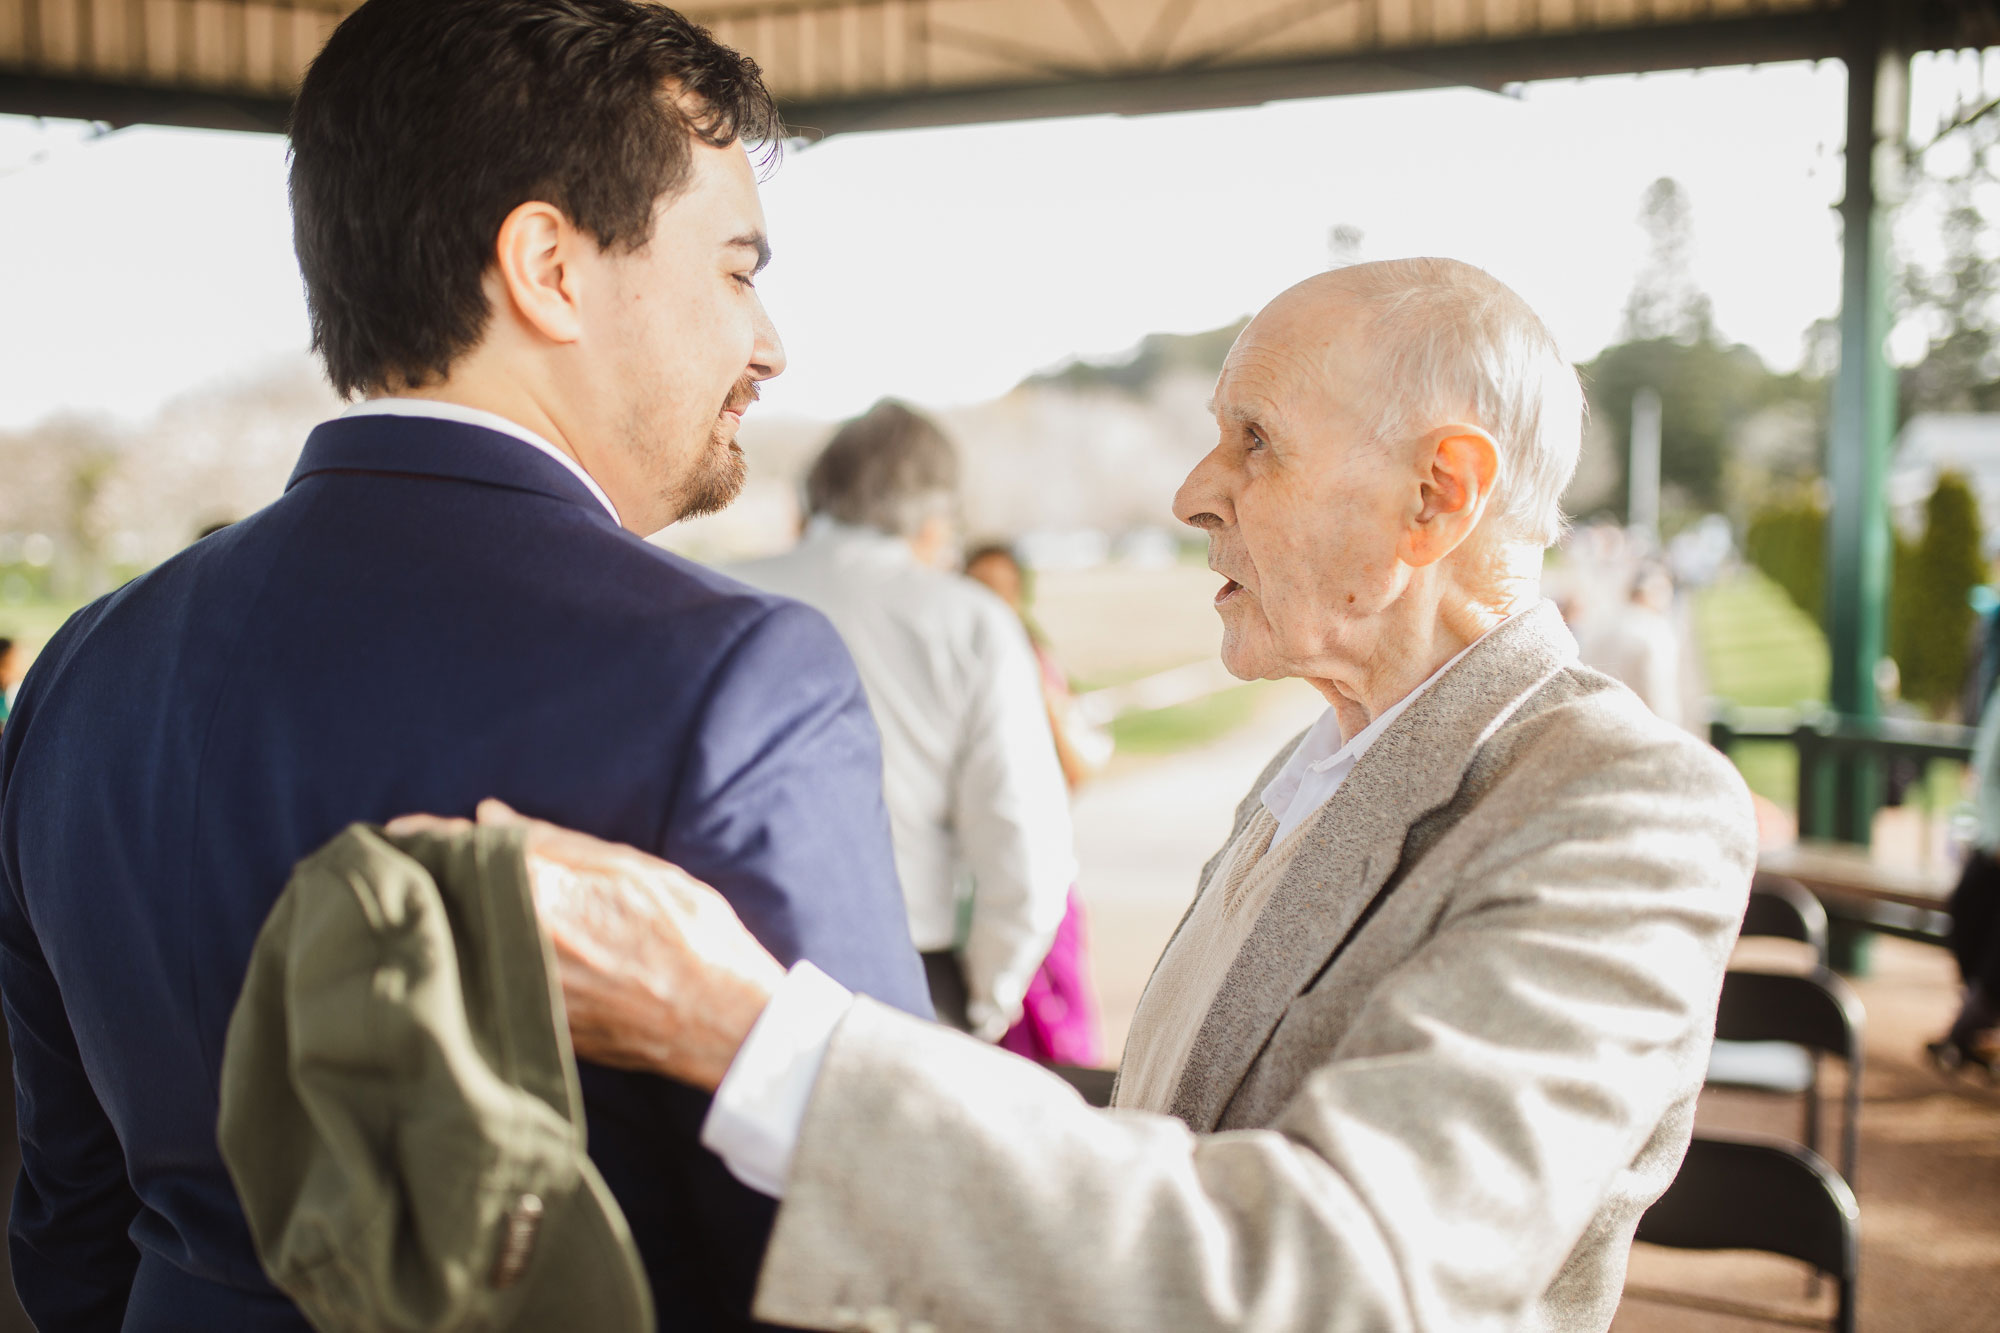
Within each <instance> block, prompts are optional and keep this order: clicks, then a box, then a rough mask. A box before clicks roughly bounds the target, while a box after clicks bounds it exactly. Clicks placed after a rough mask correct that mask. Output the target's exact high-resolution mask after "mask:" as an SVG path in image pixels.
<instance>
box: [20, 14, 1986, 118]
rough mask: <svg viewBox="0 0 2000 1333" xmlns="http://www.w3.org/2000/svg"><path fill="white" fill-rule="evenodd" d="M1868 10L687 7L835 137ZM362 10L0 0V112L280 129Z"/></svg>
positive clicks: (1943, 40)
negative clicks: (310, 63) (354, 13)
mask: <svg viewBox="0 0 2000 1333" xmlns="http://www.w3.org/2000/svg"><path fill="white" fill-rule="evenodd" d="M1857 2H1858V0H1673V3H1666V2H1665V0H1560V2H1558V0H1452V3H1450V4H1445V3H1441V0H1257V4H1258V8H1260V9H1261V10H1262V12H1261V13H1259V12H1251V13H1245V10H1246V9H1249V8H1250V3H1249V0H743V2H740V3H739V2H736V0H684V3H685V7H686V8H687V9H688V11H689V12H690V14H691V15H692V16H693V17H696V18H698V19H700V20H701V21H703V22H706V23H708V24H709V25H711V26H713V27H716V28H718V29H720V30H721V32H722V34H723V36H724V37H725V39H726V40H729V41H731V42H732V43H734V44H736V45H739V46H741V47H743V48H744V49H746V50H748V51H750V52H751V53H752V54H754V55H756V56H757V58H758V59H759V61H760V62H761V63H762V64H764V66H765V67H766V69H767V71H769V73H770V75H771V78H772V80H773V86H774V89H775V90H776V91H777V93H778V94H779V98H780V101H781V103H782V104H783V105H784V106H785V107H786V109H787V110H788V112H791V113H792V114H793V115H794V117H795V118H796V119H798V120H801V121H803V122H804V123H808V124H814V125H817V126H820V127H822V128H824V129H828V130H838V129H845V128H855V127H859V126H862V125H888V124H935V123H941V122H946V121H954V120H962V119H966V118H968V117H972V118H988V117H1000V118H1011V117H1019V116H1034V115H1053V114H1068V113H1076V112H1090V111H1123V112H1139V111H1152V110H1168V109H1184V108H1192V107H1199V106H1220V105H1240V104H1244V103H1254V102H1259V101H1268V100H1272V99H1275V98H1282V97H1297V96H1314V95H1323V94H1329V93H1337V92H1342V91H1359V90H1365V89H1380V88H1388V87H1421V86H1431V85H1436V84H1440V83H1467V84H1474V85H1477V86H1482V87H1491V86H1496V85H1497V84H1499V83H1503V82H1509V81H1517V80H1525V79H1532V78H1546V77H1564V76H1569V75H1581V74H1600V73H1612V72H1623V71H1636V70H1642V69H1660V68H1676V67H1684V66H1688V65H1702V64H1737V63H1746V62H1752V61H1760V60H1777V59H1788V58H1798V57H1824V56H1832V55H1838V54H1839V51H1840V43H1839V41H1838V39H1837V37H1835V38H1829V37H1828V36H1827V34H1828V33H1829V31H1834V32H1837V30H1838V27H1839V24H1840V22H1841V15H1842V14H1843V13H1844V12H1846V11H1847V10H1848V9H1849V8H1850V7H1851V6H1852V5H1853V4H1855V3H1857ZM355 3H356V0H0V110H5V111H15V112H30V113H37V114H52V115H53V114H67V115H79V114H81V115H86V116H89V117H92V118H97V119H105V120H111V121H113V122H116V123H126V122H129V121H133V120H162V121H174V122H180V123H185V122H189V121H192V122H194V123H207V120H206V119H205V118H209V119H214V120H216V122H217V123H226V124H231V125H241V124H243V123H245V121H246V118H247V119H248V120H250V121H254V122H255V123H259V124H273V125H275V124H278V123H280V122H281V121H282V117H283V110H284V105H285V102H286V99H287V98H288V96H289V93H290V91H291V89H292V88H293V86H295V83H296V80H297V78H298V76H299V74H300V73H301V72H302V71H303V69H304V66H305V64H306V62H307V60H308V59H309V58H310V57H311V55H312V53H313V51H314V50H316V49H317V46H318V43H319V42H320V41H321V40H323V38H324V35H325V34H326V32H328V31H330V29H331V26H332V24H333V22H334V21H335V20H336V19H337V18H338V17H339V16H340V15H341V14H343V13H345V12H347V11H348V10H350V9H352V8H353V6H354V4H355ZM1892 8H1893V9H1894V10H1895V11H1896V22H1897V23H1898V24H1899V25H1901V27H1902V28H1903V29H1904V33H1903V34H1902V35H1900V36H1899V44H1900V45H1903V46H1906V47H1909V48H1911V49H1918V48H1923V47H1926V46H1936V45H1966V44H1973V43H1985V42H1993V41H2000V0H1903V2H1902V3H1899V4H1896V5H1893V6H1892ZM1335 15H1339V16H1341V18H1340V21H1339V22H1331V23H1330V22H1326V21H1325V20H1327V19H1328V18H1329V17H1330V16H1335Z"/></svg>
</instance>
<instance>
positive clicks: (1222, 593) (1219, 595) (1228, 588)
mask: <svg viewBox="0 0 2000 1333" xmlns="http://www.w3.org/2000/svg"><path fill="white" fill-rule="evenodd" d="M1242 591H1243V585H1242V584H1240V583H1238V582H1237V581H1236V580H1235V579H1232V578H1230V577H1228V576H1227V575H1224V577H1223V580H1222V586H1221V587H1220V588H1218V589H1216V591H1215V604H1216V605H1217V606H1221V605H1222V604H1223V603H1224V602H1226V601H1228V600H1229V599H1230V598H1232V597H1234V596H1235V595H1236V594H1237V593H1239V592H1242Z"/></svg>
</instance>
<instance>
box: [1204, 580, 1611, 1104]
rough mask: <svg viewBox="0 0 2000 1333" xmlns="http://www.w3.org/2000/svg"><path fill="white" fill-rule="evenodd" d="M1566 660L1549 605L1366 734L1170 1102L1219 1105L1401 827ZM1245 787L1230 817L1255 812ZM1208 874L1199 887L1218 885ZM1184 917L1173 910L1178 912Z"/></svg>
mask: <svg viewBox="0 0 2000 1333" xmlns="http://www.w3.org/2000/svg"><path fill="white" fill-rule="evenodd" d="M1575 659H1576V641H1575V640H1574V639H1572V638H1571V637H1570V633H1569V630H1568V629H1567V628H1566V627H1565V626H1564V625H1563V622H1562V617H1561V615H1560V614H1559V613H1558V612H1557V611H1556V608H1555V605H1554V603H1552V602H1543V603H1541V604H1540V605H1538V606H1535V607H1533V608H1531V609H1529V610H1527V611H1524V612H1522V613H1521V614H1520V615H1518V616H1515V617H1514V618H1513V619H1512V620H1510V621H1508V622H1507V623H1506V624H1504V625H1502V626H1500V628H1498V629H1496V630H1494V631H1493V632H1492V633H1491V634H1489V635H1487V636H1486V638H1485V639H1483V640H1481V641H1480V642H1479V643H1478V644H1476V645H1474V647H1473V649H1472V651H1471V652H1469V653H1467V654H1466V655H1465V656H1464V657H1463V658H1462V659H1461V660H1460V661H1459V662H1458V663H1457V664H1456V665H1455V666H1453V667H1452V668H1451V669H1450V670H1448V671H1447V672H1445V674H1444V675H1443V676H1441V677H1439V678H1438V680H1437V681H1436V683H1435V684H1433V685H1432V686H1431V687H1430V689H1428V690H1426V691H1425V692H1424V694H1423V695H1422V696H1421V697H1419V698H1418V699H1417V700H1416V701H1415V702H1414V703H1412V704H1411V705H1410V707H1409V709H1408V710H1407V711H1405V712H1404V714H1403V715H1402V716H1401V717H1400V718H1398V719H1397V720H1396V722H1395V723H1394V724H1393V725H1392V726H1391V727H1390V728H1389V729H1388V730H1387V731H1385V732H1383V733H1382V735H1381V736H1380V737H1378V738H1377V739H1376V741H1375V743H1374V744H1373V745H1372V746H1370V747H1369V749H1368V751H1367V752H1366V753H1365V754H1363V755H1362V756H1361V758H1360V760H1359V761H1358V762H1357V763H1356V764H1355V766H1354V771H1353V772H1352V773H1350V774H1348V777H1347V781H1346V782H1345V783H1344V784H1343V785H1342V786H1341V788H1340V790H1339V791H1338V792H1336V793H1334V795H1333V797H1332V799H1330V800H1329V801H1328V802H1327V803H1326V805H1325V807H1324V808H1322V809H1321V810H1320V811H1319V812H1318V813H1317V814H1314V815H1313V816H1311V817H1310V818H1308V819H1307V820H1306V822H1305V823H1304V824H1302V825H1300V826H1299V828H1298V829H1297V830H1296V831H1295V832H1294V833H1293V834H1292V836H1291V837H1290V838H1289V839H1288V840H1287V841H1286V844H1285V845H1284V846H1282V847H1273V848H1272V849H1271V850H1270V852H1268V853H1266V854H1267V855H1270V856H1278V855H1283V856H1285V857H1286V858H1287V859H1288V860H1289V862H1290V864H1289V865H1288V866H1287V867H1286V869H1285V877H1284V880H1283V882H1281V883H1280V884H1278V885H1277V886H1276V887H1275V888H1274V889H1273V890H1272V893H1271V897H1270V899H1269V901H1268V902H1267V903H1266V904H1265V906H1264V910H1263V912H1262V913H1261V914H1260V915H1259V916H1258V918H1257V924H1256V925H1255V926H1254V927H1252V928H1251V931H1250V937H1249V939H1248V940H1247V941H1246V942H1245V943H1244V946H1243V949H1242V951H1241V952H1240V953H1239V954H1238V955H1237V957H1236V961H1235V962H1234V963H1233V964H1232V965H1231V967H1230V970H1229V973H1228V975H1227V976H1226V977H1225V978H1224V979H1223V983H1222V986H1221V988H1220V989H1219V990H1218V991H1217V993H1216V997H1215V1001H1214V1003H1213V1004H1212V1005H1211V1006H1210V1007H1209V1011H1208V1016H1207V1017H1206V1018H1205V1019H1204V1020H1203V1022H1202V1026H1201V1029H1200V1031H1199V1032H1198V1033H1197V1034H1196V1036H1195V1042H1194V1048H1193V1049H1192V1050H1191V1051H1190V1052H1189V1053H1188V1058H1187V1060H1186V1061H1185V1063H1184V1066H1183V1069H1182V1073H1181V1078H1180V1084H1179V1086H1178V1087H1177V1088H1176V1089H1175V1092H1174V1098H1173V1105H1172V1110H1173V1113H1174V1114H1175V1115H1177V1116H1179V1117H1180V1118H1181V1119H1182V1120H1185V1121H1186V1122H1187V1123H1188V1124H1189V1125H1190V1126H1192V1127H1193V1128H1194V1129H1195V1130H1197V1131H1206V1130H1210V1129H1213V1128H1214V1127H1215V1126H1216V1125H1217V1123H1218V1122H1219V1121H1220V1120H1221V1117H1222V1115H1223V1112H1224V1111H1226V1110H1227V1109H1228V1106H1229V1102H1230V1099H1231V1098H1232V1097H1234V1096H1235V1094H1236V1090H1237V1088H1238V1087H1240V1086H1241V1085H1242V1082H1243V1078H1244V1076H1245V1075H1246V1074H1247V1073H1248V1072H1249V1070H1250V1067H1251V1065H1253V1064H1254V1063H1255V1062H1256V1060H1257V1057H1258V1056H1259V1055H1260V1054H1261V1053H1262V1052H1263V1049H1264V1047H1265V1045H1266V1043H1267V1042H1268V1041H1269V1040H1270V1037H1271V1033H1272V1031H1273V1030H1274V1029H1275V1028H1276V1027H1277V1025H1278V1020H1279V1019H1281V1018H1282V1017H1284V1013H1285V1008H1286V1006H1287V1005H1289V1004H1290V1003H1291V1002H1292V1000H1293V999H1294V998H1295V997H1296V996H1298V995H1300V994H1302V993H1304V992H1305V991H1306V990H1307V989H1308V988H1310V987H1311V986H1312V984H1313V983H1314V982H1315V981H1317V980H1318V978H1319V977H1320V975H1321V974H1322V973H1324V972H1325V971H1326V969H1327V968H1328V967H1330V966H1331V965H1332V963H1333V961H1334V959H1335V957H1336V956H1337V955H1338V953H1339V951H1340V949H1341V946H1342V945H1343V944H1345V943H1346V941H1347V939H1348V937H1349V936H1350V935H1351V934H1352V932H1353V931H1354V929H1355V928H1356V926H1357V925H1358V924H1359V923H1360V922H1361V920H1362V918H1363V916H1364V915H1365V914H1366V913H1367V911H1368V909H1369V906H1370V904H1371V903H1373V901H1374V900H1375V897H1376V895H1377V894H1379V893H1380V892H1382V889H1383V886H1384V884H1386V883H1387V882H1388V881H1389V879H1390V877H1391V876H1392V875H1394V874H1395V871H1396V868H1397V866H1398V865H1399V864H1400V863H1401V861H1402V851H1403V844H1404V842H1405V840H1406V839H1407V837H1408V835H1409V831H1410V828H1411V826H1412V825H1414V824H1415V823H1416V822H1417V821H1418V820H1420V819H1422V818H1423V817H1424V816H1425V815H1427V814H1429V813H1430V812H1431V811H1432V810H1435V809H1437V808H1438V807H1439V806H1441V805H1444V804H1445V803H1446V802H1448V801H1450V800H1451V799H1452V797H1453V796H1454V795H1456V794H1457V792H1458V789H1459V787H1460V785H1461V784H1462V783H1463V781H1464V779H1465V773H1466V770H1467V769H1468V768H1469V767H1470V766H1471V764H1472V761H1473V758H1474V757H1475V756H1476V755H1477V754H1478V752H1479V748H1480V747H1481V746H1482V745H1484V744H1485V743H1486V741H1487V740H1488V738H1490V737H1491V736H1492V735H1493V733H1494V732H1496V731H1498V730H1499V729H1500V727H1501V726H1502V725H1504V724H1505V723H1506V721H1507V720H1508V718H1510V717H1511V716H1513V714H1514V711H1515V710H1516V709H1517V708H1518V707H1519V706H1520V705H1521V704H1522V703H1523V702H1524V701H1525V700H1526V699H1527V698H1528V697H1529V696H1530V695H1532V694H1533V693H1534V692H1535V691H1536V690H1537V689H1539V688H1540V687H1541V686H1542V685H1543V684H1544V683H1545V682H1546V681H1547V680H1548V679H1549V678H1550V677H1551V676H1553V675H1555V674H1556V673H1557V672H1558V671H1560V670H1562V669H1563V668H1564V667H1566V666H1568V665H1570V664H1571V663H1573V662H1574V661H1575ZM1255 796H1256V793H1254V792H1253V793H1252V799H1251V800H1249V801H1246V802H1245V803H1244V805H1243V808H1242V810H1241V811H1239V814H1238V820H1237V830H1236V833H1232V835H1231V841H1232V842H1233V841H1234V839H1235V837H1236V836H1237V834H1240V833H1241V831H1242V824H1243V822H1244V817H1245V815H1244V812H1254V810H1255V809H1256V808H1257V801H1256V799H1255ZM1216 878H1217V876H1216V875H1215V874H1214V873H1211V875H1210V877H1209V881H1208V882H1207V883H1205V884H1204V885H1203V886H1202V890H1201V891H1202V892H1204V893H1207V892H1212V891H1214V890H1215V889H1216V887H1217V886H1216V884H1215V882H1214V881H1215V879H1216ZM1183 925H1185V919H1184V920H1183Z"/></svg>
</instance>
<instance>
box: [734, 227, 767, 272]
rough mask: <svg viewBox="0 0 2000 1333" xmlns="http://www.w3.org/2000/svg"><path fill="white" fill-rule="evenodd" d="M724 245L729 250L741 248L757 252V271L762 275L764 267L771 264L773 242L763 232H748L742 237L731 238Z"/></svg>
mask: <svg viewBox="0 0 2000 1333" xmlns="http://www.w3.org/2000/svg"><path fill="white" fill-rule="evenodd" d="M724 244H725V245H726V247H727V248H729V249H735V248H737V247H739V246H740V247H741V248H743V249H745V250H755V251H756V252H757V268H756V270H755V271H756V272H758V273H762V272H763V271H764V266H765V265H766V264H768V263H770V262H771V241H770V238H769V237H767V236H765V235H764V233H763V232H761V231H746V232H744V233H743V234H742V235H741V236H732V237H730V238H729V240H728V241H727V242H725V243H724Z"/></svg>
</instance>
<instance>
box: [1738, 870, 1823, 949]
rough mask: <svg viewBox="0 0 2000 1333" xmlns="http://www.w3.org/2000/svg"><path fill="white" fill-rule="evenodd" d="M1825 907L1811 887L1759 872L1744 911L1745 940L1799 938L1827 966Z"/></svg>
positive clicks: (1752, 884) (1779, 876) (1743, 932)
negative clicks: (1747, 906) (1748, 904)
mask: <svg viewBox="0 0 2000 1333" xmlns="http://www.w3.org/2000/svg"><path fill="white" fill-rule="evenodd" d="M1826 931H1827V926H1826V908H1825V907H1823V906H1821V905H1820V901H1819V899H1818V898H1816V897H1814V896H1813V893H1812V890H1810V889H1808V888H1807V887H1806V886H1805V885H1803V884H1801V883H1799V882H1798V881H1797V880H1795V879H1787V878H1786V877H1785V876H1783V875H1759V876H1757V878H1756V879H1754V880H1752V881H1751V882H1750V906H1749V908H1748V910H1746V911H1745V912H1744V914H1743V929H1742V931H1741V932H1740V935H1741V937H1742V938H1744V939H1757V938H1772V939H1781V940H1797V941H1799V942H1800V943H1801V944H1804V945H1806V946H1807V947H1809V948H1810V949H1811V950H1812V951H1813V962H1814V963H1815V964H1816V965H1817V966H1820V967H1825V966H1826Z"/></svg>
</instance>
